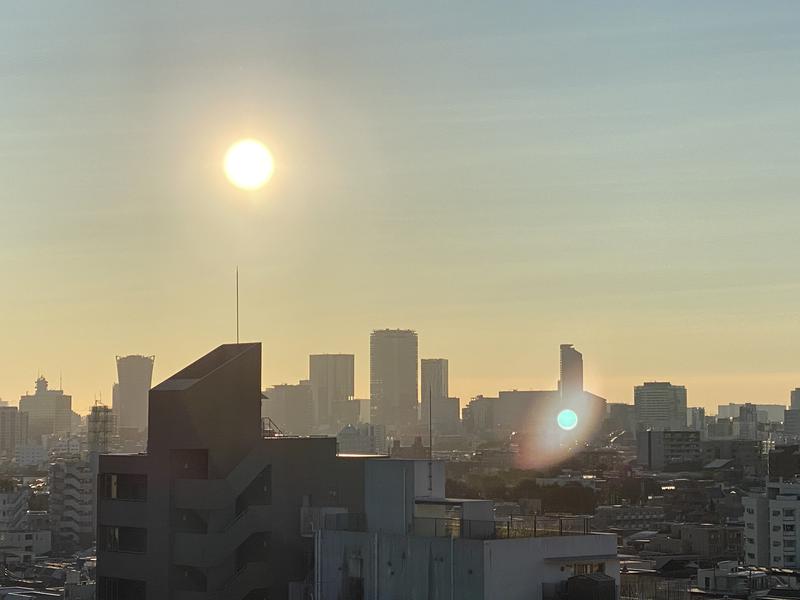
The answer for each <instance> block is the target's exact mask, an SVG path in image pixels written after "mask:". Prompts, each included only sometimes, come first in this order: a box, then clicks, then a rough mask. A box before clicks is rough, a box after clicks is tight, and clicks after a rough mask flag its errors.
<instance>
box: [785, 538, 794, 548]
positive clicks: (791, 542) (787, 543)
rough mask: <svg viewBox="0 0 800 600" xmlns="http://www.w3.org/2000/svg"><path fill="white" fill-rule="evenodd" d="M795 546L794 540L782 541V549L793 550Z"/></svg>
mask: <svg viewBox="0 0 800 600" xmlns="http://www.w3.org/2000/svg"><path fill="white" fill-rule="evenodd" d="M795 545H796V541H795V540H783V547H784V548H794V547H795Z"/></svg>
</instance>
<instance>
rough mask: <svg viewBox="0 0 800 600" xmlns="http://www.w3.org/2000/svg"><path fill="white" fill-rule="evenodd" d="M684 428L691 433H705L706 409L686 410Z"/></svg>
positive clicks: (694, 407)
mask: <svg viewBox="0 0 800 600" xmlns="http://www.w3.org/2000/svg"><path fill="white" fill-rule="evenodd" d="M686 426H687V427H688V428H689V429H691V430H692V431H700V432H701V433H705V430H706V409H705V408H702V407H699V406H692V407H689V408H687V409H686Z"/></svg>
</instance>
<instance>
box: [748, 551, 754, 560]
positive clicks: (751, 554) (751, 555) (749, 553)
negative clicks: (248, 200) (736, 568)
mask: <svg viewBox="0 0 800 600" xmlns="http://www.w3.org/2000/svg"><path fill="white" fill-rule="evenodd" d="M747 558H750V559H753V560H755V558H756V555H755V554H753V553H752V552H748V553H747Z"/></svg>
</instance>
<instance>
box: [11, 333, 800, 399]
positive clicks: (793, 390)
mask: <svg viewBox="0 0 800 600" xmlns="http://www.w3.org/2000/svg"><path fill="white" fill-rule="evenodd" d="M376 331H397V329H385V330H372V333H375V332H376ZM413 331H414V332H416V333H418V332H417V330H413ZM420 337H421V338H422V336H420ZM367 346H369V341H367ZM559 347H560V348H561V352H562V353H563V352H564V348H565V347H566V348H569V349H570V351H571V352H573V353H576V354H577V356H578V357H581V355H584V354H587V353H586V352H585V351H584V350H585V349H584V347H583V346H582V345H580V344H572V343H569V344H564V343H563V341H559V343H557V344H555V345H554V346H553V347H548V348H545V351H548V350H549V352H547V354H548V355H552V356H548V359H549V360H547V361H542V362H541V363H540V365H539V366H540V368H537V369H536V373H535V374H531V375H530V376H529V377H527V378H525V377H524V376H523V377H519V378H509V379H507V381H509V382H513V381H516V382H518V383H516V384H514V383H509V384H508V385H502V382H500V385H499V386H498V387H496V388H481V389H472V391H471V392H470V393H469V394H467V395H465V394H459V393H458V390H464V389H466V388H467V385H466V384H465V381H475V379H474V378H470V377H466V378H462V379H460V380H459V376H458V375H456V376H455V377H453V376H450V377H449V378H448V381H449V384H450V388H451V393H450V397H455V398H458V399H459V400H460V405H461V407H462V408H463V407H464V406H466V405H467V404H468V403H469V401H470V400H471V399H472V398H474V397H477V396H492V395H496V394H497V393H498V392H500V391H517V390H519V391H529V390H541V389H548V388H556V387H558V385H559V377H558V374H557V373H559V371H560V369H561V368H563V367H562V362H561V356H560V355H559V354H558V352H557V351H556V350H557V349H558V348H559ZM420 348H421V350H420V351H419V353H418V357H417V369H418V373H417V384H418V401H419V403H420V405H421V404H422V403H423V398H422V396H421V394H422V389H423V388H422V375H421V371H419V369H420V367H421V363H423V362H424V361H430V360H432V359H430V358H427V357H426V353H425V352H424V350H425V345H424V338H422V342H421V343H420ZM537 354H539V353H538V352H537ZM320 356H321V357H340V356H341V357H345V356H347V357H349V356H354V358H355V360H354V372H355V377H354V389H355V393H354V398H356V399H362V400H367V399H369V397H370V389H369V386H370V384H369V368H370V367H369V365H370V361H369V350H367V351H366V352H362V353H359V352H347V351H326V352H316V351H315V352H309V353H307V354H305V355H304V363H305V365H304V366H305V371H303V370H302V366H300V365H298V367H297V368H296V369H294V370H293V371H292V372H291V373H292V374H290V375H289V374H287V375H285V376H281V375H276V376H274V377H272V378H269V379H267V378H265V379H264V380H263V381H262V388H263V389H264V390H266V389H267V388H269V387H272V386H282V385H287V384H288V385H293V384H294V383H296V382H297V381H301V382H302V381H307V380H308V379H309V376H310V369H309V359H310V358H312V357H320ZM116 358H119V357H116ZM150 358H152V357H150ZM436 360H444V361H445V362H446V364H447V365H448V370H449V366H450V365H451V363H452V361H451V360H450V359H449V358H443V359H436ZM597 362H602V360H601V355H595V354H593V353H589V360H588V362H587V363H586V364H582V365H581V367H582V369H583V376H584V379H585V383H584V387H585V388H586V389H592V390H593V391H595V392H596V393H597V394H598V395H599V396H602V397H604V398H606V399H607V400H608V402H610V403H623V404H630V405H633V404H634V394H635V391H636V388H637V387H640V386H642V385H643V384H647V383H653V382H665V381H671V382H672V383H674V384H676V385H679V386H681V387H684V388H686V391H687V395H688V401H687V405H688V406H690V407H701V408H704V409H705V410H706V412H707V413H708V414H715V411H716V409H717V407H718V406H721V405H725V404H730V403H733V404H736V403H739V404H743V403H753V404H759V405H762V404H781V405H785V406H787V407H789V406H790V405H791V398H792V394H794V395H798V397H800V394H798V392H797V390H798V389H800V388H798V387H797V386H793V387H786V388H785V389H780V390H777V391H776V392H775V395H774V396H768V395H766V394H763V395H760V396H758V397H755V398H753V397H749V396H745V397H744V398H743V399H741V400H734V399H732V398H731V397H730V396H723V395H719V394H718V392H717V394H714V395H713V397H714V398H719V399H718V400H707V401H705V402H704V401H703V400H702V399H700V398H698V397H697V395H696V394H695V393H694V391H693V386H692V385H691V384H687V383H686V382H685V381H684V380H681V381H676V380H674V379H670V377H668V376H660V375H658V374H655V373H654V374H652V376H645V377H638V378H637V377H636V375H632V376H631V377H630V378H628V379H630V382H631V384H630V388H628V389H627V393H626V392H625V388H624V383H620V384H619V385H618V386H617V387H616V389H619V390H621V392H622V393H621V395H620V396H613V395H611V396H609V395H608V391H607V390H608V389H615V388H614V387H609V385H608V382H607V381H605V380H604V379H603V378H602V377H599V378H598V377H597V373H598V371H599V369H597V366H596V363H597ZM160 364H161V363H160V362H156V363H155V367H154V368H153V373H154V375H153V385H154V386H155V385H157V384H158V383H160V382H161V381H162V380H163V379H164V378H162V377H161V376H160V368H159V365H160ZM553 365H555V366H553ZM162 368H163V370H164V371H166V372H171V371H174V370H175V368H174V367H171V366H165V367H162ZM170 369H171V370H170ZM264 370H265V371H269V367H268V366H265V368H264ZM459 371H460V370H459V369H456V373H458V372H459ZM554 373H555V374H554ZM587 374H588V375H587ZM61 376H62V377H63V374H61ZM41 377H44V378H46V375H44V374H43V373H39V374H38V375H37V378H41ZM785 380H786V381H793V380H794V379H793V378H792V377H791V375H788V376H787V377H786V378H785ZM293 382H294V383H293ZM520 382H521V383H520ZM526 382H527V383H526ZM34 383H35V382H34ZM115 385H116V384H113V383H111V384H109V387H110V388H112V389H113V387H114V386H115ZM708 385H709V388H708V389H710V390H712V391H713V390H715V389H717V387H718V386H715V385H714V383H713V382H711V383H709V384H708ZM60 387H62V388H63V391H65V392H70V396H71V397H72V400H73V406H72V407H73V409H74V410H76V411H77V412H79V413H81V414H88V412H89V410H90V409H91V407H92V406H93V405H95V404H96V403H98V402H99V403H100V404H104V405H107V406H111V405H112V402H111V393H110V392H109V395H108V396H105V394H100V393H99V392H96V393H95V396H94V397H93V398H92V400H91V401H89V402H88V403H85V402H83V401H82V399H80V398H75V394H74V393H73V391H72V388H70V386H69V385H63V384H61V382H60ZM719 387H720V388H721V387H723V386H719ZM28 393H29V389H28V388H26V389H25V391H24V393H20V394H17V395H14V396H11V397H10V398H3V397H0V400H2V401H3V402H7V403H9V404H10V405H13V406H16V405H17V404H18V401H19V398H20V397H21V396H23V395H25V394H28ZM106 398H107V399H106Z"/></svg>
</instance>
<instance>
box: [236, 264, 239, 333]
mask: <svg viewBox="0 0 800 600" xmlns="http://www.w3.org/2000/svg"><path fill="white" fill-rule="evenodd" d="M236 343H237V344H238V343H239V267H238V265H237V267H236Z"/></svg>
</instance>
